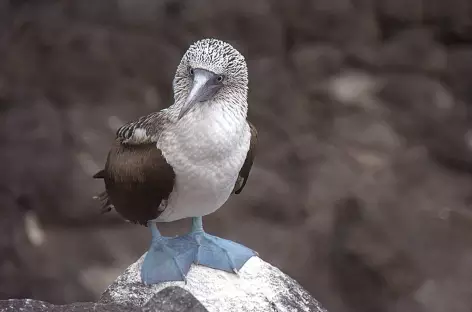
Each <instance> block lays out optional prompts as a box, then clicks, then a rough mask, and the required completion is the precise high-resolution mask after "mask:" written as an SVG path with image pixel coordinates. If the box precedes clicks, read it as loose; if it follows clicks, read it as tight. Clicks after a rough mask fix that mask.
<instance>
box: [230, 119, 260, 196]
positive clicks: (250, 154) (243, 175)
mask: <svg viewBox="0 0 472 312" xmlns="http://www.w3.org/2000/svg"><path fill="white" fill-rule="evenodd" d="M247 123H248V124H249V127H250V129H251V143H250V145H249V150H248V151H247V155H246V160H245V161H244V164H243V166H242V168H241V170H240V171H239V178H238V180H237V181H236V185H235V189H234V193H235V194H239V193H241V191H242V190H243V188H244V186H245V185H246V182H247V179H248V177H249V172H251V168H252V163H253V162H254V157H255V156H256V145H257V130H256V127H254V125H253V124H252V123H250V122H249V121H248V122H247Z"/></svg>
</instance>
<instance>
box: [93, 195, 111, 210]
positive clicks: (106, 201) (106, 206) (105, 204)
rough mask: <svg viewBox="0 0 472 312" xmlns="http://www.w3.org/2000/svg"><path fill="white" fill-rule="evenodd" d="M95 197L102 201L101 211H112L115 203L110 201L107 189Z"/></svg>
mask: <svg viewBox="0 0 472 312" xmlns="http://www.w3.org/2000/svg"><path fill="white" fill-rule="evenodd" d="M93 199H96V200H98V201H100V202H101V203H102V207H101V208H100V213H101V214H104V213H107V212H110V211H111V210H112V209H113V208H115V207H114V206H113V204H112V203H111V201H110V197H108V193H107V191H104V192H102V193H100V194H98V195H97V196H94V197H93Z"/></svg>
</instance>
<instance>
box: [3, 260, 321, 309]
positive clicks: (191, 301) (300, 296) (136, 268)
mask: <svg viewBox="0 0 472 312" xmlns="http://www.w3.org/2000/svg"><path fill="white" fill-rule="evenodd" d="M143 259H144V256H143V257H141V258H140V259H139V260H138V261H136V262H135V263H133V264H132V265H131V266H130V267H128V269H126V271H125V272H124V273H123V274H122V275H121V276H120V277H118V279H117V280H116V281H115V282H114V283H113V284H111V285H110V286H109V287H108V289H107V290H106V291H105V292H104V293H103V294H102V296H101V298H100V300H99V301H98V302H81V303H73V304H69V305H53V304H50V303H47V302H44V301H38V300H31V299H12V300H3V301H0V311H2V312H3V311H5V312H10V311H11V312H13V311H24V312H30V311H35V312H36V311H38V312H46V311H48V312H51V311H52V312H62V311H64V312H65V311H67V312H69V311H71V312H82V311H84V312H85V311H96V312H108V311H115V312H153V311H155V312H223V311H224V312H233V311H234V312H249V311H250V312H262V311H277V312H285V311H287V312H288V311H303V312H327V311H326V310H325V309H323V308H322V307H321V305H320V304H319V303H318V301H316V300H315V299H314V298H313V297H311V295H310V294H309V293H308V292H307V291H306V290H305V289H303V288H302V287H301V286H300V284H298V283H297V282H296V281H295V280H293V279H292V278H290V277H289V276H287V275H285V274H284V273H282V272H281V271H280V270H279V269H277V268H276V267H274V266H272V265H270V264H268V263H267V262H264V261H263V260H261V259H260V258H258V257H253V258H251V259H250V260H249V261H248V262H247V263H246V264H245V265H244V266H243V268H242V269H241V270H240V271H239V273H238V275H236V274H232V273H227V272H223V271H217V270H213V269H211V268H207V267H204V266H199V265H192V268H191V269H190V272H189V274H188V276H187V282H166V283H161V284H157V285H151V286H145V285H144V284H142V283H141V280H140V275H139V272H140V268H141V264H142V261H143Z"/></svg>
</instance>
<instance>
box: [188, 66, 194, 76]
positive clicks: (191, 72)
mask: <svg viewBox="0 0 472 312" xmlns="http://www.w3.org/2000/svg"><path fill="white" fill-rule="evenodd" d="M188 72H189V74H190V76H193V74H194V71H193V68H190V69H189V70H188Z"/></svg>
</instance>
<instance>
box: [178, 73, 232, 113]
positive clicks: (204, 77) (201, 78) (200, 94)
mask: <svg viewBox="0 0 472 312" xmlns="http://www.w3.org/2000/svg"><path fill="white" fill-rule="evenodd" d="M217 79H218V75H217V74H215V73H213V72H211V71H208V70H206V69H201V68H196V69H194V74H193V82H192V88H191V89H190V92H189V94H188V96H187V99H186V100H185V103H184V105H183V106H182V108H181V109H180V113H179V119H181V118H182V117H183V116H185V114H187V113H188V112H189V111H190V110H191V109H192V108H193V107H194V106H195V104H197V103H201V102H205V101H208V100H210V99H211V98H212V97H213V96H214V95H215V93H216V92H217V91H218V90H219V89H220V88H221V87H222V86H223V84H222V83H221V82H219V81H218V80H217Z"/></svg>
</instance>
